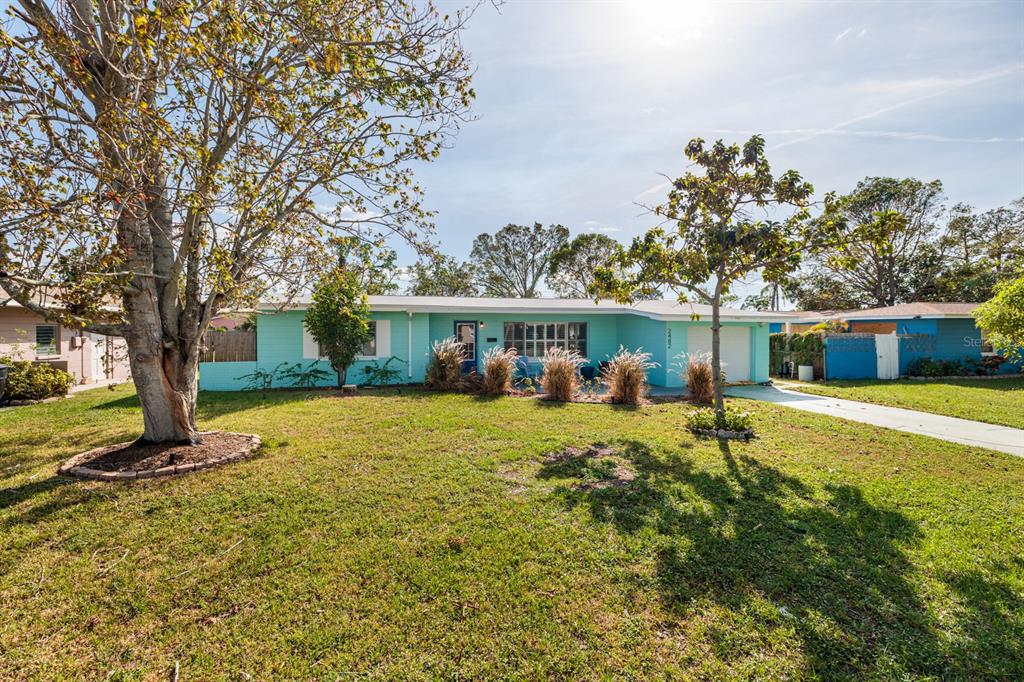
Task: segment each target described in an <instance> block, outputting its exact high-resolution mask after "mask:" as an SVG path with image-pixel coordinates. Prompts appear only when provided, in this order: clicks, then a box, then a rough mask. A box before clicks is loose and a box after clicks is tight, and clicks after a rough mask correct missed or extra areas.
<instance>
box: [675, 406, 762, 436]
mask: <svg viewBox="0 0 1024 682" xmlns="http://www.w3.org/2000/svg"><path fill="white" fill-rule="evenodd" d="M753 426H754V418H753V415H751V414H750V413H749V412H743V411H742V410H740V409H739V408H738V407H736V406H734V405H726V406H725V412H723V413H721V414H718V413H716V412H715V411H714V409H712V408H710V407H702V408H701V409H699V410H694V411H693V412H690V413H689V414H687V415H686V427H687V428H688V429H690V430H691V431H697V430H708V431H718V430H721V429H725V430H726V431H746V430H747V429H750V428H752V427H753Z"/></svg>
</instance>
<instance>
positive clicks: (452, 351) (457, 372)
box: [426, 336, 466, 391]
mask: <svg viewBox="0 0 1024 682" xmlns="http://www.w3.org/2000/svg"><path fill="white" fill-rule="evenodd" d="M465 360H466V347H465V346H464V345H462V344H461V343H459V342H458V341H456V340H455V337H454V336H449V337H448V338H446V339H441V340H440V341H435V342H434V346H433V348H432V349H431V351H430V362H429V363H427V375H426V385H427V388H433V389H435V390H438V391H455V390H458V389H459V388H461V386H462V363H463V362H465Z"/></svg>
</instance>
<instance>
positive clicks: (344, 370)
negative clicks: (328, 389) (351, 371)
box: [334, 366, 348, 388]
mask: <svg viewBox="0 0 1024 682" xmlns="http://www.w3.org/2000/svg"><path fill="white" fill-rule="evenodd" d="M334 371H335V372H337V373H338V388H343V387H344V386H345V376H346V375H347V374H348V367H347V366H346V367H335V368H334Z"/></svg>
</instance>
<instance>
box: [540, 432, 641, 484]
mask: <svg viewBox="0 0 1024 682" xmlns="http://www.w3.org/2000/svg"><path fill="white" fill-rule="evenodd" d="M543 462H544V465H543V467H542V469H541V476H542V477H548V476H554V477H558V478H577V479H581V480H580V482H579V483H577V484H576V485H574V486H573V489H574V490H579V491H588V490H602V489H604V488H618V487H621V486H624V485H628V484H630V483H632V482H633V481H634V480H636V471H635V470H634V469H633V466H632V464H631V463H630V462H629V461H628V460H626V459H625V458H623V457H622V456H620V455H619V453H618V450H617V449H616V448H614V447H612V446H610V445H605V444H603V443H595V444H593V445H588V446H586V447H578V446H575V445H570V446H568V447H566V448H564V449H562V450H558V451H556V452H549V453H547V454H546V455H544V457H543Z"/></svg>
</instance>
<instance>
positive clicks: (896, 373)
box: [875, 334, 900, 379]
mask: <svg viewBox="0 0 1024 682" xmlns="http://www.w3.org/2000/svg"><path fill="white" fill-rule="evenodd" d="M875 355H876V356H877V357H878V378H879V379H899V378H900V337H898V336H896V335H895V334H875Z"/></svg>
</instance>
